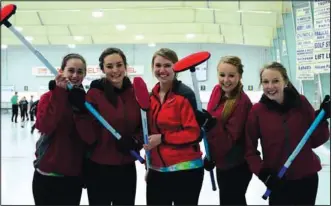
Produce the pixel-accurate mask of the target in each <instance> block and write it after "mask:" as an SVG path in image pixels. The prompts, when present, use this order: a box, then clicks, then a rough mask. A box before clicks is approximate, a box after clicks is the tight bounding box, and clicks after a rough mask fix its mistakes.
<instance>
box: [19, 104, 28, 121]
mask: <svg viewBox="0 0 332 206" xmlns="http://www.w3.org/2000/svg"><path fill="white" fill-rule="evenodd" d="M28 104H29V103H28V101H27V100H26V98H25V97H23V98H22V99H21V100H20V102H19V106H20V110H21V121H22V125H21V127H24V121H25V117H27V120H29V117H28Z"/></svg>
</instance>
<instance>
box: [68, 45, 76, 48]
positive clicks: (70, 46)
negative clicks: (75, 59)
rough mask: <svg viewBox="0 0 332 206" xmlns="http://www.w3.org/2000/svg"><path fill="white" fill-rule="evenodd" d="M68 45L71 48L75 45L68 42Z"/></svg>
mask: <svg viewBox="0 0 332 206" xmlns="http://www.w3.org/2000/svg"><path fill="white" fill-rule="evenodd" d="M68 47H69V48H71V49H74V48H75V47H76V45H75V44H68Z"/></svg>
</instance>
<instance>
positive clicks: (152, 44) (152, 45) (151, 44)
mask: <svg viewBox="0 0 332 206" xmlns="http://www.w3.org/2000/svg"><path fill="white" fill-rule="evenodd" d="M148 46H149V47H155V46H156V44H155V43H150V44H148Z"/></svg>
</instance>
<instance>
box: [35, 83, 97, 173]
mask: <svg viewBox="0 0 332 206" xmlns="http://www.w3.org/2000/svg"><path fill="white" fill-rule="evenodd" d="M93 124H94V123H93V119H92V118H91V116H90V115H88V114H86V115H75V114H73V112H72V108H71V105H70V103H69V102H68V92H67V91H66V90H65V89H63V88H60V87H55V89H54V90H52V91H49V92H46V93H45V94H43V95H42V96H41V98H40V100H39V103H38V112H37V120H36V128H37V129H38V130H39V131H40V132H41V133H42V134H43V135H42V137H41V138H40V140H39V141H38V142H37V150H36V157H37V160H38V161H39V164H38V165H37V166H36V167H37V168H39V169H40V170H41V171H43V172H47V173H51V172H54V173H58V174H62V175H65V176H78V175H80V174H81V171H82V160H83V156H84V152H85V148H86V145H88V144H92V143H93V142H94V141H95V131H94V129H93V128H94V126H93ZM85 143H87V144H85ZM43 150H46V152H45V153H44V154H43V155H41V151H43ZM37 160H36V161H37Z"/></svg>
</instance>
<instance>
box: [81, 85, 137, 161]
mask: <svg viewBox="0 0 332 206" xmlns="http://www.w3.org/2000/svg"><path fill="white" fill-rule="evenodd" d="M92 85H99V86H97V87H99V88H93V87H95V86H92ZM115 90H116V89H115ZM114 95H116V98H117V106H114V105H113V104H111V103H110V102H109V101H108V100H107V98H106V96H105V94H104V89H103V87H102V83H101V80H94V81H93V82H92V83H91V88H90V89H89V91H88V93H87V96H86V100H87V101H88V102H89V103H91V104H92V105H94V106H95V108H96V109H97V110H98V112H99V113H100V114H101V116H102V117H103V118H104V119H105V120H106V121H107V122H108V123H109V124H110V125H111V126H112V127H113V128H114V129H115V130H116V131H117V132H118V133H120V134H121V136H122V138H131V137H135V138H137V139H138V140H139V141H142V132H141V131H142V130H141V128H142V127H141V116H140V107H139V105H138V103H137V101H136V98H135V93H134V89H133V87H132V84H131V82H130V80H129V79H127V80H126V81H125V82H124V84H123V88H122V89H121V90H119V91H117V92H116V93H115V94H114ZM115 141H118V140H117V139H116V138H115V137H114V136H113V135H112V134H111V133H110V132H109V131H108V130H107V129H105V128H104V127H103V126H102V125H101V124H99V127H98V129H97V144H96V146H95V147H94V149H93V152H92V154H91V156H90V159H91V160H92V161H94V162H96V163H99V164H106V165H123V164H129V163H133V162H134V161H135V160H136V159H135V158H134V157H132V156H131V155H130V154H129V153H128V154H123V153H121V152H120V151H118V149H117V147H116V142H115Z"/></svg>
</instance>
